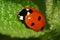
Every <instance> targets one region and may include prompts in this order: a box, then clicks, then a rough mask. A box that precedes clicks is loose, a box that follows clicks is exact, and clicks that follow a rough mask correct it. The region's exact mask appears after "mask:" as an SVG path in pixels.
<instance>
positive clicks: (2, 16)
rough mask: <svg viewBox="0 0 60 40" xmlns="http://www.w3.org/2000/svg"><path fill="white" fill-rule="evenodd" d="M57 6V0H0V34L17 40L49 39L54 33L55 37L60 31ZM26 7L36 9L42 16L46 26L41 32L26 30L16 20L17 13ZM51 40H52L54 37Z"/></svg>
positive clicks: (58, 7) (59, 15) (58, 2)
mask: <svg viewBox="0 0 60 40" xmlns="http://www.w3.org/2000/svg"><path fill="white" fill-rule="evenodd" d="M59 4H60V1H59V0H43V1H42V0H37V1H36V0H0V33H1V34H3V35H8V36H11V37H19V38H29V37H35V38H37V37H38V38H41V40H45V39H46V40H47V39H51V38H52V34H54V33H55V32H56V36H57V34H58V33H59V31H58V30H59V29H60V23H59V22H60V5H59ZM26 7H33V8H36V9H38V10H40V11H41V12H42V13H43V14H44V16H45V18H46V26H45V28H44V30H43V31H40V32H35V31H33V30H31V29H28V28H26V26H25V25H24V24H23V23H22V22H21V21H19V20H18V18H17V15H18V12H19V11H21V10H22V9H23V8H26ZM53 30H54V31H53ZM50 33H51V34H50ZM54 35H55V34H54ZM43 38H44V39H43ZM56 38H57V37H56ZM52 39H54V36H53V38H52Z"/></svg>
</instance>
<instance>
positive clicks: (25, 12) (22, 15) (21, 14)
mask: <svg viewBox="0 0 60 40" xmlns="http://www.w3.org/2000/svg"><path fill="white" fill-rule="evenodd" d="M31 13H32V10H31V9H23V10H22V11H21V12H19V14H18V19H19V20H21V21H24V20H25V17H26V15H29V14H31Z"/></svg>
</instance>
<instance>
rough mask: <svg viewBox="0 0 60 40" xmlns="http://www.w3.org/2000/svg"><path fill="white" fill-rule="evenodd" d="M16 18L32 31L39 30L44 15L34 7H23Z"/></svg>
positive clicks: (43, 20)
mask: <svg viewBox="0 0 60 40" xmlns="http://www.w3.org/2000/svg"><path fill="white" fill-rule="evenodd" d="M18 18H19V20H21V21H22V22H23V23H25V24H26V25H27V27H29V28H31V29H32V30H34V31H40V30H41V29H42V28H44V25H45V18H44V16H43V15H42V13H41V12H39V11H38V10H36V9H34V8H24V9H23V10H22V11H21V12H19V14H18Z"/></svg>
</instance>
